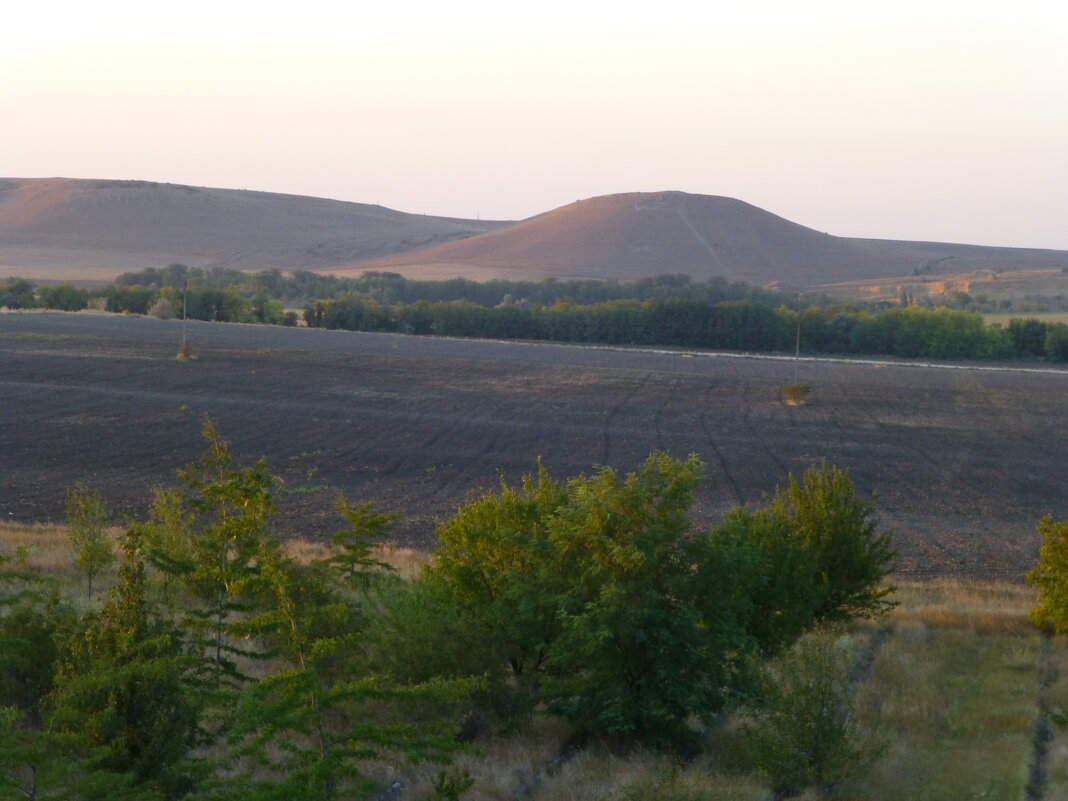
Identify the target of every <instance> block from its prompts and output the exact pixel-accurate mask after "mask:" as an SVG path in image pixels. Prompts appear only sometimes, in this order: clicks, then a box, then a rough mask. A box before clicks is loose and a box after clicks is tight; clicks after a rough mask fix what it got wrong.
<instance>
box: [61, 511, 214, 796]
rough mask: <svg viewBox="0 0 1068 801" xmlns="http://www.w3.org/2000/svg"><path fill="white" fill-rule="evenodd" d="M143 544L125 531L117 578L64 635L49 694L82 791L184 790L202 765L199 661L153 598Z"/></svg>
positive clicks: (102, 793)
mask: <svg viewBox="0 0 1068 801" xmlns="http://www.w3.org/2000/svg"><path fill="white" fill-rule="evenodd" d="M140 544H141V543H140V538H139V536H138V534H137V532H136V530H134V529H131V530H130V531H128V532H127V536H126V540H125V541H124V543H123V560H122V564H121V565H120V567H119V580H118V583H117V584H116V585H115V587H114V588H112V590H111V591H110V592H109V595H108V598H107V600H106V601H105V603H104V605H103V607H102V608H101V609H100V611H99V612H96V611H90V612H88V613H86V615H85V617H84V618H83V620H82V622H81V625H80V626H79V627H78V630H77V631H76V632H75V633H74V635H73V636H72V637H71V638H70V640H69V641H68V643H67V645H66V647H65V648H64V650H63V654H62V657H61V660H60V667H59V671H58V673H57V676H56V686H55V689H54V690H53V691H52V693H51V694H50V696H49V698H48V706H49V710H50V711H49V729H50V730H51V732H53V733H54V737H55V739H56V741H57V742H58V743H59V744H60V745H61V746H63V747H64V748H66V749H69V750H70V751H71V752H72V753H74V754H76V755H77V757H78V759H79V760H80V766H81V779H82V784H80V785H79V787H80V789H79V793H80V795H81V797H83V798H94V797H101V798H103V797H107V796H108V795H110V794H111V793H112V792H113V791H114V790H115V788H118V787H124V786H125V787H136V788H140V789H141V790H142V791H144V792H145V793H149V794H150V795H159V796H160V797H162V798H179V797H181V796H183V795H185V794H187V793H188V792H189V791H190V790H191V789H192V787H193V786H194V785H195V784H196V781H197V777H198V774H199V766H198V765H197V763H196V762H195V761H193V760H191V759H190V758H189V753H190V752H191V750H192V748H193V746H194V745H195V744H196V743H197V741H198V733H199V711H198V705H197V703H196V702H195V699H194V693H193V692H192V691H191V686H190V683H189V677H190V673H191V669H192V668H193V666H194V665H195V661H196V660H195V658H193V657H192V656H191V655H190V654H189V652H188V651H187V649H186V646H185V643H184V640H183V638H182V635H181V632H180V631H179V630H178V629H177V628H176V627H175V626H174V625H173V624H172V623H171V622H170V621H168V620H167V619H166V618H164V617H162V616H160V615H158V614H157V613H155V612H154V611H153V610H152V609H151V608H150V606H149V603H148V600H147V597H146V593H145V576H144V564H143V562H142V560H141V557H140V553H139V548H140ZM108 777H110V779H109V778H108Z"/></svg>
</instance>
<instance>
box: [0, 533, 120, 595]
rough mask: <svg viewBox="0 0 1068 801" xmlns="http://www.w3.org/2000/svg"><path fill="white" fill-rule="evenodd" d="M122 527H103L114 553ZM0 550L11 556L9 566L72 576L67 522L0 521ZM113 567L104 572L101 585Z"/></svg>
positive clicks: (73, 571)
mask: <svg viewBox="0 0 1068 801" xmlns="http://www.w3.org/2000/svg"><path fill="white" fill-rule="evenodd" d="M123 532H124V529H123V528H122V527H121V526H113V527H110V528H108V529H107V530H106V534H107V536H108V539H109V540H110V541H111V544H112V548H113V549H114V550H115V552H116V553H118V546H119V542H120V540H121V538H122V535H123ZM0 553H2V554H4V556H6V557H8V558H9V559H11V563H10V564H11V566H12V567H15V568H17V569H19V570H30V571H33V572H35V573H40V574H41V575H44V576H54V577H56V578H74V577H75V576H77V575H78V574H77V571H76V570H75V569H74V566H73V564H72V558H71V551H70V534H69V532H68V529H67V526H65V525H60V524H56V523H33V524H22V523H0ZM113 573H114V570H111V571H109V572H108V574H105V576H104V577H103V578H104V583H103V584H102V585H101V586H105V585H106V584H107V583H109V577H110V576H111V574H113Z"/></svg>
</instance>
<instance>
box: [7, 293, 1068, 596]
mask: <svg viewBox="0 0 1068 801" xmlns="http://www.w3.org/2000/svg"><path fill="white" fill-rule="evenodd" d="M180 326H181V324H180V323H178V322H174V321H170V322H165V321H160V320H155V319H148V318H135V317H108V316H92V315H62V314H33V313H27V314H5V315H0V453H2V458H0V518H2V519H7V520H13V521H37V520H47V519H53V520H58V519H61V518H62V515H63V496H64V491H65V488H66V487H67V486H68V485H70V484H73V483H74V482H76V481H84V482H86V483H87V484H89V485H91V486H95V487H97V488H99V489H100V490H101V491H102V492H104V494H105V495H106V496H107V498H108V499H109V501H110V503H111V506H112V508H114V509H116V510H117V513H119V514H130V515H135V516H136V515H139V514H141V513H143V511H144V506H145V504H146V500H147V495H148V490H149V488H151V487H153V486H157V485H161V484H168V483H173V482H174V474H175V470H176V469H177V468H179V467H181V466H183V465H184V464H186V463H188V462H190V461H192V460H194V459H196V458H197V457H198V456H199V455H200V454H201V453H202V452H203V450H204V442H203V440H202V439H201V437H200V429H201V420H202V418H203V416H204V415H205V414H208V415H211V417H212V418H213V419H214V420H215V421H216V423H217V425H218V427H219V429H220V431H221V432H222V434H223V436H224V437H225V438H226V439H227V440H228V441H229V442H230V444H231V447H232V449H233V451H234V452H235V454H236V455H237V456H239V457H240V458H241V459H246V460H251V459H255V458H258V457H260V456H267V457H268V459H269V460H270V463H271V465H272V468H273V470H274V472H275V473H277V474H278V475H279V476H280V477H281V478H282V479H283V480H284V482H285V484H284V490H283V492H282V495H281V503H282V505H283V507H284V508H285V513H284V515H283V517H282V519H281V520H280V521H279V525H280V526H283V527H285V529H286V530H289V531H292V532H294V533H302V532H308V531H313V530H327V531H330V530H333V528H334V527H335V526H336V522H335V521H336V518H335V516H334V515H333V514H332V512H331V506H332V504H333V502H334V499H335V497H336V493H337V491H338V490H341V491H344V492H345V493H346V494H347V495H348V497H349V499H350V500H352V501H360V502H362V501H366V500H371V501H374V502H375V503H376V505H378V506H379V507H380V508H382V509H384V510H390V511H396V512H400V513H402V514H403V515H404V516H405V522H404V524H403V527H402V530H401V533H400V539H401V540H402V542H403V543H405V544H413V545H420V546H425V545H429V544H430V543H432V540H433V528H434V521H435V520H437V519H439V518H441V517H442V516H445V515H448V514H449V513H450V512H451V511H452V510H454V509H455V508H456V506H457V505H458V504H459V503H461V502H462V501H463V500H464V498H465V497H468V495H469V494H471V493H478V492H481V491H484V490H492V489H493V488H495V487H496V486H497V485H498V482H499V476H500V475H502V474H503V475H504V476H505V477H506V478H508V479H509V480H515V479H518V477H519V476H520V475H521V474H522V473H524V472H529V471H530V470H532V469H533V468H534V466H535V461H536V459H537V458H538V457H539V456H541V457H542V459H543V461H544V462H545V464H546V465H547V467H548V468H549V470H550V471H551V472H552V473H553V474H554V475H557V476H567V475H574V474H578V473H580V472H583V471H588V470H589V469H590V467H591V466H592V465H594V464H607V465H611V466H613V467H617V468H620V469H630V468H633V467H634V466H636V465H637V464H638V463H640V461H641V460H642V459H644V457H645V456H646V455H648V453H649V452H650V451H652V450H654V449H663V450H667V451H669V452H671V453H672V454H675V455H677V456H685V455H686V454H688V453H691V452H695V453H697V454H699V455H700V456H701V457H702V458H703V459H704V461H705V462H706V464H707V468H708V478H707V481H706V482H705V484H704V486H703V488H702V490H701V491H700V494H699V502H698V505H697V508H696V510H695V511H696V514H697V516H698V517H699V518H700V519H702V520H707V521H712V520H714V519H716V518H717V517H718V516H719V514H720V513H722V512H723V511H724V510H726V509H728V508H730V507H732V506H734V505H736V504H739V503H745V502H754V501H759V500H760V499H761V497H762V496H763V494H764V493H767V492H770V491H771V490H772V489H773V488H774V486H775V485H776V484H778V483H781V482H783V481H784V480H785V478H786V475H787V473H789V472H791V471H793V472H795V473H798V472H800V471H802V470H804V469H805V468H806V467H808V466H809V465H812V464H817V463H819V462H820V461H821V460H824V459H826V460H827V461H828V462H830V463H835V464H837V465H839V466H842V467H847V468H849V469H850V470H851V472H852V475H853V478H854V481H855V483H856V484H857V487H858V489H860V490H861V491H862V492H864V493H870V492H873V491H874V492H875V493H876V494H877V505H878V508H879V510H880V514H881V516H882V519H883V521H884V523H885V524H886V525H887V526H888V527H890V528H891V529H893V530H894V532H895V536H896V540H897V544H898V548H899V550H900V553H901V567H902V569H903V571H904V572H908V573H914V574H918V575H938V574H950V573H952V574H963V575H976V576H1005V577H1013V578H1014V577H1018V576H1020V575H1021V574H1022V573H1023V572H1024V571H1026V570H1027V569H1028V568H1029V566H1030V565H1031V564H1032V563H1033V561H1034V559H1035V556H1036V554H1037V536H1036V535H1035V533H1034V532H1035V524H1036V523H1037V521H1038V519H1039V518H1040V517H1042V516H1043V515H1046V514H1053V515H1054V516H1059V517H1068V472H1066V469H1068V425H1066V423H1068V373H1055V372H1040V371H1036V372H1027V371H1019V370H1004V371H1001V370H980V369H971V368H969V369H939V368H934V367H918V366H910V365H903V364H895V363H887V364H885V365H876V364H872V363H867V364H849V363H835V362H802V363H801V364H800V366H799V367H798V366H797V365H795V364H793V363H792V362H791V361H776V360H767V359H756V358H737V357H729V356H715V355H706V354H680V353H665V352H651V351H645V352H643V351H622V350H610V349H600V348H585V347H568V346H557V345H547V344H524V343H503V342H481V341H458V340H447V339H432V338H416V337H403V336H396V335H376V334H355V333H345V332H331V331H318V330H307V329H283V328H271V327H255V326H236V325H212V324H203V323H190V324H189V336H190V339H191V340H192V343H193V347H194V351H195V353H196V355H197V357H198V358H197V359H196V360H193V361H184V362H180V361H176V360H175V358H174V357H175V353H176V352H177V346H178V341H179V338H180V335H181V334H180V330H181V329H180ZM795 369H799V370H800V379H801V381H802V382H804V383H807V384H810V385H811V386H812V388H813V390H812V395H811V398H810V403H809V404H808V405H805V406H802V407H789V406H784V405H783V404H782V403H781V402H780V388H781V387H782V385H783V384H786V383H791V382H792V380H793V374H794V370H795Z"/></svg>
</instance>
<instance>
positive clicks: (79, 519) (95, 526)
mask: <svg viewBox="0 0 1068 801" xmlns="http://www.w3.org/2000/svg"><path fill="white" fill-rule="evenodd" d="M66 512H67V528H68V531H69V536H70V552H71V556H72V557H73V559H74V565H75V567H77V568H78V569H79V570H81V571H82V572H83V573H84V574H85V577H86V579H87V584H88V588H87V590H86V597H88V598H92V597H93V579H94V578H96V577H97V576H99V575H100V574H101V573H102V572H104V571H105V570H107V569H108V568H109V567H111V565H112V564H114V562H115V552H114V551H113V550H112V547H111V541H110V540H109V539H108V536H107V532H106V531H105V530H104V524H105V523H106V522H107V511H106V509H105V508H104V499H103V497H101V495H100V493H99V492H96V491H94V490H90V489H89V488H88V487H86V486H85V485H84V484H75V485H74V486H73V487H71V488H70V489H68V490H67V503H66Z"/></svg>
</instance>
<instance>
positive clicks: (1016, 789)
mask: <svg viewBox="0 0 1068 801" xmlns="http://www.w3.org/2000/svg"><path fill="white" fill-rule="evenodd" d="M119 533H120V532H119V531H117V530H116V531H114V532H113V534H114V535H115V536H116V537H117V536H118V535H119ZM66 542H67V534H66V530H65V528H64V527H62V526H44V525H42V526H20V525H8V524H0V553H2V554H4V555H6V556H8V557H11V559H12V560H13V562H14V565H15V566H16V567H18V568H20V569H29V570H34V571H37V572H40V573H42V574H47V575H51V576H55V577H57V578H59V579H61V580H62V581H63V583H64V585H65V586H67V587H69V588H70V595H71V597H72V599H78V598H84V586H85V583H84V581H85V580H84V577H81V576H79V575H78V574H77V572H76V571H75V570H74V568H73V566H72V565H71V562H70V558H69V555H68V553H67V547H66ZM291 547H292V551H293V555H294V556H298V557H299V556H300V555H301V553H310V549H314V548H315V546H314V545H313V544H309V543H304V542H299V541H298V542H294V543H293V544H292V546H291ZM378 556H379V558H382V559H384V560H386V561H389V562H391V563H393V564H396V565H397V566H398V568H399V569H400V570H401V571H402V573H408V574H411V573H412V572H414V571H415V570H417V569H418V565H419V564H420V563H421V562H422V561H424V560H425V559H427V558H428V557H426V556H425V555H424V554H420V553H417V552H411V551H402V550H397V549H388V548H383V549H382V550H381V552H380V553H379V554H378ZM112 580H113V576H104V577H101V580H100V582H99V585H98V586H99V588H100V589H104V588H106V586H107V585H108V584H109V583H110V582H111V581H112ZM1033 596H1034V593H1033V591H1032V590H1031V589H1029V588H1027V587H1024V586H1021V585H1015V584H1006V583H978V582H970V581H937V582H925V583H918V582H901V583H900V584H899V587H898V589H897V592H896V595H895V598H896V600H897V601H898V602H899V606H898V607H897V608H896V609H895V610H894V611H893V612H892V613H891V614H890V615H889V616H888V617H887V619H886V620H884V621H880V622H878V623H877V622H875V621H872V622H869V623H864V624H859V625H856V626H854V627H852V628H851V629H849V630H848V631H846V632H844V633H842V634H841V635H840V643H839V644H840V646H841V647H843V648H847V649H851V650H852V651H853V652H856V651H859V650H860V649H861V648H863V647H864V646H865V645H866V643H867V642H868V640H869V638H870V636H871V634H872V632H873V631H875V630H876V628H877V626H879V625H884V626H885V625H888V626H889V627H890V630H891V634H890V636H889V637H888V638H887V639H886V640H885V643H884V644H883V645H882V647H881V648H880V649H879V650H878V652H877V654H876V657H875V660H874V662H873V664H872V669H871V673H870V676H869V677H868V678H867V679H866V680H864V681H861V682H860V683H859V684H858V685H857V688H856V696H855V706H854V716H855V720H856V722H857V723H858V726H859V730H860V735H861V738H862V739H863V740H864V741H865V742H866V743H867V744H869V745H870V746H871V747H872V749H873V752H874V753H875V754H877V756H876V758H875V759H874V761H873V762H872V764H871V766H870V768H869V769H868V770H867V771H865V775H863V776H861V777H860V778H858V779H857V780H856V781H855V782H854V783H853V784H852V785H851V786H849V787H844V788H841V791H840V793H839V795H838V797H840V798H843V799H855V800H856V801H865V800H867V801H882V799H887V800H889V799H911V800H913V801H941V800H942V799H945V801H962V800H963V799H1005V800H1006V801H1009V800H1014V799H1022V798H1024V797H1025V795H1024V792H1025V790H1024V788H1025V784H1026V783H1027V779H1028V764H1029V761H1030V759H1031V754H1032V729H1033V726H1034V722H1035V718H1036V714H1037V698H1038V693H1039V675H1040V672H1039V665H1040V664H1041V661H1042V660H1043V659H1047V660H1048V662H1049V665H1050V667H1051V668H1052V671H1051V672H1047V675H1052V677H1053V684H1052V688H1051V689H1052V697H1053V699H1054V701H1055V702H1058V701H1060V702H1064V701H1065V700H1068V648H1066V646H1065V642H1064V641H1063V640H1062V639H1060V638H1058V639H1056V640H1054V641H1053V643H1052V649H1051V651H1049V652H1048V653H1047V654H1046V655H1045V656H1044V655H1043V643H1042V639H1041V638H1040V637H1039V636H1038V634H1037V633H1036V632H1035V630H1034V629H1033V628H1032V626H1031V625H1030V624H1029V622H1028V621H1027V611H1028V609H1029V608H1030V606H1031V604H1032V602H1033ZM738 732H739V721H738V720H736V719H729V720H727V721H726V722H725V723H724V724H723V726H722V727H720V728H719V729H717V730H716V731H713V732H711V733H709V735H708V736H709V738H710V742H709V747H708V748H707V749H706V752H705V754H703V755H702V756H700V757H698V758H697V759H695V760H693V761H691V762H687V763H679V762H677V761H674V760H672V759H671V758H669V757H665V756H662V755H655V754H651V753H644V752H639V753H634V752H629V753H618V752H616V753H613V752H610V751H607V750H605V749H603V748H597V747H594V748H590V749H586V750H583V751H581V752H579V753H578V754H577V755H576V756H574V757H573V758H571V759H570V760H567V761H565V762H562V763H561V764H559V765H557V766H555V767H549V765H550V762H551V760H552V759H553V757H554V756H555V755H557V754H558V753H559V752H560V751H561V749H562V748H563V747H564V745H565V743H566V742H567V740H568V737H569V732H568V730H567V728H566V726H564V725H563V724H561V723H560V722H558V721H554V720H549V719H535V720H534V721H533V722H532V723H531V725H530V726H529V727H528V728H527V730H525V731H524V732H522V733H519V734H514V735H508V736H501V735H499V736H495V737H493V738H490V739H486V740H483V741H481V742H480V743H479V747H478V749H477V751H475V752H472V753H470V754H465V755H462V756H460V757H459V758H458V759H457V764H458V765H459V766H461V767H462V768H464V769H466V770H467V771H468V772H469V774H470V775H471V777H472V778H473V779H474V785H473V786H472V787H471V789H469V790H468V791H467V792H466V793H464V794H463V795H462V796H461V797H462V798H463V799H467V800H468V801H491V800H492V801H511V800H512V799H516V798H536V799H539V801H580V800H581V801H602V800H603V801H646V799H648V800H649V801H720V800H721V799H722V800H724V801H725V800H726V799H739V800H743V799H752V800H753V801H764V799H766V798H768V784H767V781H766V779H765V778H764V777H762V776H760V775H757V774H754V773H752V772H749V771H747V770H746V769H744V768H742V767H740V766H741V765H742V764H743V763H742V762H741V760H740V759H739V757H738V754H739V752H740V736H739V734H738ZM439 770H440V766H438V765H426V766H416V767H414V768H412V767H404V768H400V769H398V768H395V767H394V766H391V765H387V764H381V765H377V766H372V768H371V770H370V771H369V772H370V773H371V774H372V775H376V776H377V777H378V778H379V779H381V780H382V781H383V782H384V783H385V784H387V785H388V784H392V783H394V782H400V783H401V785H402V787H403V792H402V794H401V795H396V796H392V797H396V798H403V799H411V800H412V801H422V800H423V799H430V798H433V797H434V791H433V788H432V786H431V783H432V780H433V777H434V776H435V775H436V774H437V772H438V771H439ZM1048 770H1049V779H1048V784H1047V786H1046V791H1045V795H1044V798H1047V799H1057V798H1068V735H1066V734H1065V733H1064V732H1062V731H1060V730H1056V729H1055V730H1054V736H1053V741H1052V742H1051V744H1050V748H1049V762H1048ZM816 797H817V796H815V795H814V794H809V795H805V796H802V798H809V799H814V798H816Z"/></svg>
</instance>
